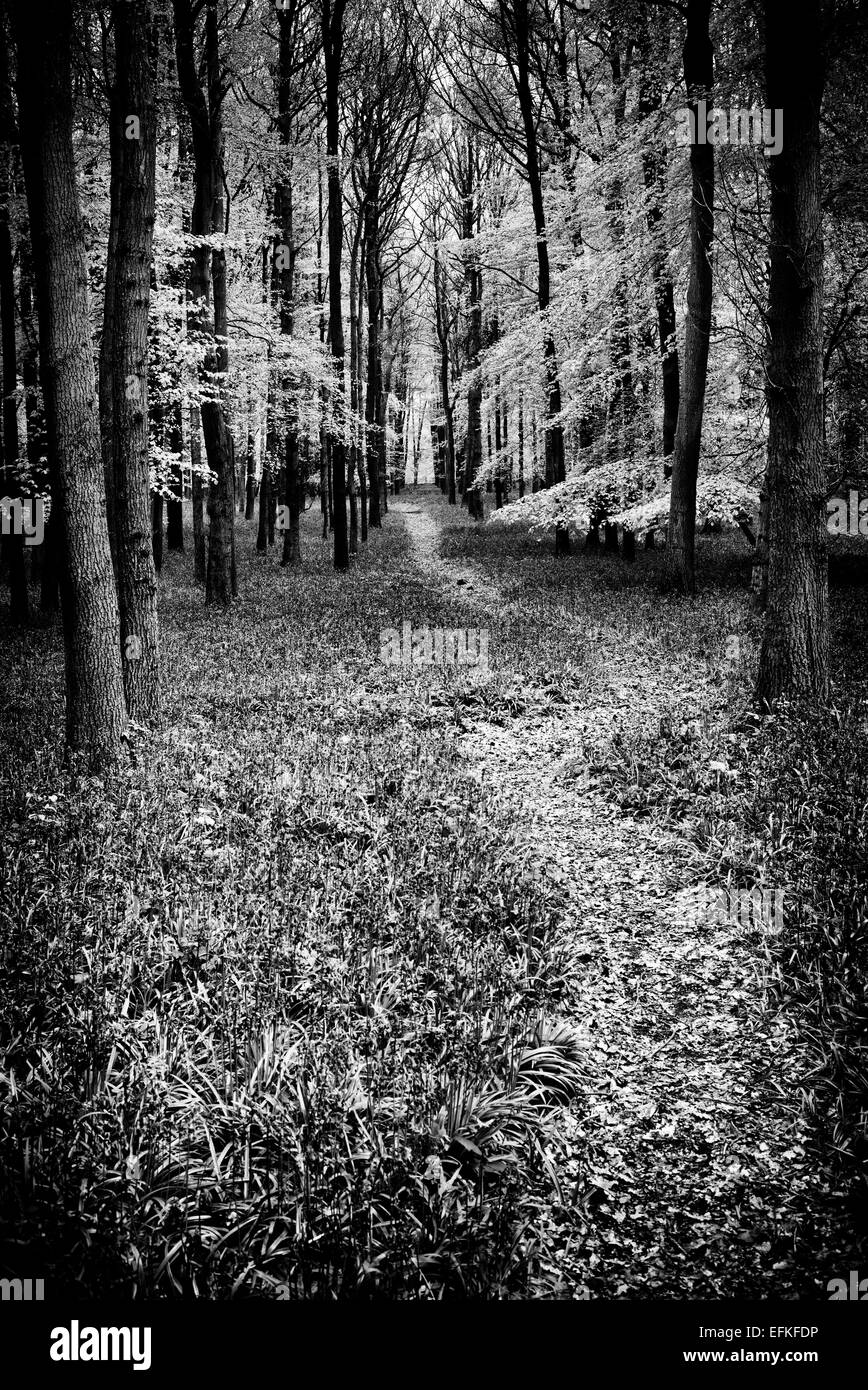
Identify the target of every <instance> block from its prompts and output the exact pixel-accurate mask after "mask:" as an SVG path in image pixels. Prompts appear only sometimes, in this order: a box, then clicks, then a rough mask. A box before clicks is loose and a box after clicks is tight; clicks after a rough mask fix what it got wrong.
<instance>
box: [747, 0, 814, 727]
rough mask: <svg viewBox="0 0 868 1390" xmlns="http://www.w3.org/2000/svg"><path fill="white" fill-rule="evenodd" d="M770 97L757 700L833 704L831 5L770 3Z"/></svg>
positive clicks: (767, 4) (767, 0)
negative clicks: (777, 136) (827, 371)
mask: <svg viewBox="0 0 868 1390" xmlns="http://www.w3.org/2000/svg"><path fill="white" fill-rule="evenodd" d="M764 11H765V25H766V92H767V104H768V106H769V107H770V108H771V109H772V110H778V109H780V110H784V111H786V121H787V127H786V136H785V140H784V145H783V149H782V151H781V153H780V154H777V155H773V156H771V157H770V159H769V184H770V189H771V232H770V259H771V269H770V273H769V308H768V344H769V346H768V365H767V370H766V381H767V386H766V399H767V402H768V411H769V439H768V470H767V484H766V485H767V489H768V557H769V559H768V606H767V608H766V618H765V630H764V634H763V643H762V650H761V653H760V663H759V675H758V678H757V697H758V699H759V700H760V701H761V702H762V703H763V704H765V705H766V706H771V705H772V704H773V703H774V701H775V700H777V699H778V698H779V697H780V696H781V695H785V696H810V697H813V698H814V699H818V700H825V699H826V697H827V694H828V681H829V675H828V659H829V653H828V648H829V596H828V558H827V545H828V533H827V530H826V507H825V486H824V481H825V480H824V469H823V211H822V196H821V195H822V189H821V178H820V107H821V103H822V98H823V88H824V79H825V64H824V62H823V56H822V55H823V47H824V36H823V33H822V22H821V21H822V15H823V8H822V5H821V0H805V4H804V5H802V6H800V9H799V17H798V23H797V24H793V22H792V16H791V7H790V6H789V5H787V4H785V3H784V0H765V3H764Z"/></svg>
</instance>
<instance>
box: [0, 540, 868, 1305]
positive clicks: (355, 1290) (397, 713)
mask: <svg viewBox="0 0 868 1390" xmlns="http://www.w3.org/2000/svg"><path fill="white" fill-rule="evenodd" d="M318 527H319V518H318V515H317V516H314V515H313V514H311V515H310V516H309V517H308V518H306V519H305V531H304V547H305V568H304V570H303V571H302V572H301V573H291V572H289V571H287V570H281V569H280V568H279V567H278V566H277V563H276V557H275V556H274V554H271V555H269V556H268V557H263V556H259V555H257V554H256V553H255V551H254V549H253V539H254V533H253V530H252V528H251V527H247V526H244V525H243V524H241V525H240V528H239V537H238V558H239V565H240V575H239V580H240V592H241V597H240V600H239V602H238V603H237V605H236V606H235V607H234V608H233V610H232V611H231V612H230V613H229V614H226V615H224V614H220V613H215V612H214V611H213V610H209V609H206V608H205V606H204V603H203V601H202V596H201V592H200V591H199V590H198V588H197V587H196V586H195V585H194V583H193V581H192V558H191V556H190V555H189V554H187V555H185V556H179V555H170V556H169V557H168V558H167V562H166V565H165V568H164V571H163V576H162V581H161V622H162V633H163V655H164V668H165V713H166V718H165V726H164V729H163V730H162V731H159V732H151V733H148V732H145V731H134V733H133V736H132V740H131V748H130V762H129V765H128V766H126V767H124V768H123V769H120V770H119V771H118V772H117V773H115V774H112V775H107V776H105V777H102V778H99V779H97V778H93V777H88V776H86V775H83V774H82V773H81V772H80V771H79V770H78V769H76V768H75V767H74V766H65V765H64V764H63V763H62V761H61V757H62V750H61V747H60V742H59V731H60V729H61V727H62V719H61V714H62V646H61V640H60V633H59V630H58V629H57V628H56V627H48V628H42V629H36V630H32V631H28V632H24V633H19V632H16V631H14V630H12V629H10V628H8V627H4V628H3V640H4V643H5V646H6V651H7V656H8V665H9V672H10V675H9V680H8V682H7V689H6V693H5V694H4V697H3V705H2V710H0V732H2V753H0V818H2V824H3V827H4V835H3V856H2V867H0V873H2V880H0V881H2V895H0V900H2V908H0V953H2V961H3V970H4V977H5V979H6V980H7V981H11V982H13V984H12V988H7V989H6V990H5V991H4V994H3V998H2V1002H0V1174H2V1176H0V1216H2V1225H3V1232H4V1235H3V1242H2V1246H0V1264H2V1265H3V1266H4V1270H3V1272H4V1273H6V1272H8V1273H9V1274H15V1275H20V1276H24V1277H26V1276H27V1274H31V1275H33V1276H34V1277H44V1278H47V1279H49V1280H50V1281H51V1283H52V1287H53V1289H54V1290H56V1291H60V1290H64V1289H66V1290H70V1291H72V1290H74V1291H77V1292H79V1293H85V1294H87V1295H90V1296H108V1295H114V1294H132V1293H135V1294H136V1295H137V1296H165V1297H177V1296H180V1295H193V1296H207V1297H229V1296H241V1297H243V1296H258V1297H273V1296H277V1295H280V1296H289V1297H295V1298H306V1299H311V1298H329V1299H331V1298H342V1299H346V1298H364V1299H369V1298H401V1299H442V1298H461V1297H485V1298H514V1297H528V1296H530V1297H565V1296H575V1291H576V1289H577V1288H578V1287H579V1286H580V1285H581V1284H582V1282H583V1279H584V1278H585V1276H586V1275H587V1272H588V1264H589V1261H590V1262H591V1263H594V1262H595V1257H594V1258H592V1256H593V1240H585V1238H584V1237H583V1238H582V1240H583V1241H584V1244H582V1241H579V1244H578V1247H576V1248H573V1247H570V1250H569V1258H567V1247H568V1246H569V1243H570V1240H571V1238H572V1237H571V1235H570V1232H572V1233H573V1235H574V1234H575V1223H574V1221H573V1218H572V1215H571V1213H572V1208H573V1193H574V1191H575V1190H577V1188H578V1186H581V1183H582V1174H583V1173H584V1172H585V1171H586V1170H587V1167H588V1164H589V1163H590V1157H589V1155H588V1154H587V1153H586V1152H585V1148H584V1140H583V1134H584V1118H583V1117H584V1113H585V1106H586V1103H587V1097H588V1092H589V1079H588V1067H589V1064H588V1057H587V1054H586V1047H585V1041H584V1040H583V1035H582V1032H581V1030H580V1028H578V1027H576V1021H575V1019H573V1018H571V1015H570V1008H569V1000H570V992H571V980H572V978H573V977H574V973H575V970H576V968H577V967H576V962H575V956H574V951H573V943H572V941H571V938H570V931H569V924H568V921H567V919H566V918H565V916H564V913H563V911H562V908H563V894H562V889H561V888H559V887H558V885H557V884H556V883H555V882H554V881H552V880H551V879H550V878H549V877H547V876H545V875H543V874H541V873H540V872H539V870H538V865H536V864H535V863H533V862H532V861H531V860H530V859H529V858H528V855H527V853H526V851H524V850H523V849H522V847H521V840H520V836H518V835H517V828H516V826H515V825H514V824H513V823H512V821H511V819H510V817H509V815H508V813H507V812H506V810H505V809H504V806H503V804H502V802H501V801H500V799H499V798H498V797H497V795H496V790H497V789H496V788H490V787H487V786H486V785H485V784H480V782H479V781H478V780H476V779H474V778H473V776H472V775H471V769H470V768H468V766H467V765H466V763H465V761H464V760H463V758H462V757H461V755H460V753H459V752H458V750H457V743H456V738H455V735H456V733H460V731H461V730H462V728H463V727H464V725H465V723H466V721H467V720H470V719H477V720H478V719H484V720H487V721H489V722H491V723H495V724H497V723H499V724H504V725H508V724H509V722H510V721H511V720H512V719H513V718H514V717H515V716H516V715H520V714H523V713H526V712H528V711H529V710H532V709H534V708H536V707H538V706H539V705H540V704H541V703H542V704H545V705H547V706H548V707H557V706H558V705H559V703H562V702H563V701H565V700H566V699H567V698H572V699H575V698H576V696H577V695H578V697H579V698H581V700H582V701H583V702H586V703H587V705H588V707H589V708H593V709H594V710H595V711H599V716H600V717H599V737H598V739H597V745H596V748H595V749H594V754H593V757H594V773H595V777H596V778H597V780H598V783H599V785H600V786H601V787H602V788H603V790H604V791H605V794H606V796H607V797H608V798H609V799H610V800H611V801H612V802H614V803H615V804H616V805H618V806H620V807H621V808H622V810H623V811H624V814H625V815H627V816H630V817H633V818H637V817H645V818H651V819H654V820H657V821H659V822H660V824H661V825H674V826H677V827H678V829H679V832H680V833H681V834H683V835H684V837H685V838H686V839H687V840H689V841H690V842H691V843H692V844H693V845H694V846H695V848H696V849H697V851H698V852H699V853H700V854H701V855H702V856H704V860H705V863H706V865H707V867H708V870H709V874H710V876H711V877H715V876H716V877H717V878H718V879H723V880H726V881H730V882H735V883H738V884H741V883H745V884H747V885H751V884H752V883H754V882H757V881H762V882H782V883H785V884H786V886H787V888H788V891H789V894H790V897H791V898H792V899H793V900H794V901H796V902H798V903H799V904H801V905H802V910H801V911H800V913H798V914H796V915H795V916H793V915H791V916H790V917H789V918H788V925H787V933H785V939H784V941H783V942H782V943H781V944H780V946H779V947H776V949H777V950H779V955H778V956H777V957H776V958H775V961H774V963H773V969H772V974H773V976H774V980H775V988H776V991H777V993H776V1002H775V1005H774V1007H776V1008H779V1009H787V1010H795V1011H797V1013H798V1016H799V1018H800V1019H801V1021H802V1028H803V1031H804V1034H805V1036H806V1037H807V1038H808V1040H809V1042H810V1046H811V1048H812V1056H813V1057H814V1059H815V1063H816V1075H815V1076H814V1077H813V1079H809V1078H806V1080H805V1108H806V1111H807V1112H808V1113H809V1114H811V1115H812V1116H813V1117H814V1119H815V1120H816V1122H817V1125H816V1129H817V1150H816V1153H815V1155H814V1156H813V1157H812V1162H814V1163H815V1164H816V1165H818V1166H821V1167H822V1166H824V1165H827V1166H828V1165H831V1166H834V1164H835V1163H836V1162H837V1163H838V1164H839V1165H844V1166H845V1167H846V1166H847V1165H848V1164H849V1168H848V1171H852V1170H853V1165H854V1163H858V1161H859V1160H860V1158H864V1152H865V1149H864V1144H865V1138H864V1136H865V1094H866V1079H865V1069H864V1057H865V1049H864V1036H865V1035H864V1024H865V1019H866V1017H868V1008H866V1001H865V992H864V991H865V987H864V980H865V979H866V971H865V965H866V963H868V962H866V960H865V953H866V947H865V936H864V920H865V918H864V907H865V904H864V886H863V885H860V882H859V874H858V873H857V872H856V870H855V865H856V863H858V857H859V853H860V846H864V807H865V805H866V804H868V798H866V797H865V795H864V791H865V771H866V762H865V755H864V748H863V742H862V740H861V736H860V735H859V734H858V733H857V727H862V726H857V725H856V723H855V722H854V718H855V715H854V712H855V711H856V710H857V709H858V708H859V706H858V703H857V702H858V700H859V699H861V698H862V687H861V685H860V684H859V682H860V681H861V680H862V679H864V672H862V671H861V668H859V667H858V665H857V666H855V667H854V665H853V663H852V661H851V660H850V658H851V654H852V651H853V650H854V649H855V648H857V647H858V645H859V644H858V642H856V641H855V640H854V636H853V634H854V632H855V630H856V629H857V627H859V625H860V624H861V625H863V626H864V603H863V600H862V597H861V593H860V591H859V590H858V589H855V588H852V587H850V588H844V589H841V590H840V591H839V592H838V594H837V596H836V609H835V611H836V617H837V623H838V631H839V632H840V633H841V639H840V644H839V648H838V650H839V652H840V655H841V668H842V670H843V667H844V664H845V661H846V663H848V665H847V669H848V674H847V684H846V694H845V693H844V690H843V687H842V692H841V696H840V699H839V701H838V714H837V715H835V714H834V713H833V714H832V715H829V716H828V717H826V716H822V717H821V716H819V715H816V714H814V715H813V716H811V715H810V713H809V714H808V715H805V714H804V713H797V712H793V713H792V714H783V715H781V716H780V717H779V718H778V719H777V720H766V721H763V722H759V721H755V720H753V719H752V718H751V717H750V715H749V703H750V681H751V673H752V663H753V662H754V661H755V658H756V642H757V628H756V625H755V622H754V620H752V619H751V618H750V617H749V616H748V615H747V612H746V603H745V585H746V578H747V568H748V563H749V557H748V554H747V550H746V547H744V546H743V543H741V542H740V541H738V542H736V543H732V542H730V541H721V540H718V539H709V540H708V541H706V542H704V543H703V555H702V568H703V575H704V576H705V577H706V578H705V581H704V583H703V587H702V590H701V592H700V595H699V598H698V599H697V601H696V602H695V603H692V604H685V603H682V602H680V601H678V600H675V599H673V598H671V597H669V596H666V595H663V594H661V593H659V592H658V586H657V579H658V566H659V565H660V557H659V556H657V555H655V554H648V553H644V552H642V553H640V555H639V557H638V559H637V563H636V564H635V565H634V566H631V567H628V566H624V565H623V564H621V562H619V561H618V560H612V559H611V558H609V557H605V556H600V557H599V558H594V559H587V560H585V559H583V558H582V557H574V558H572V559H567V560H560V561H555V560H554V558H553V557H552V556H550V555H548V554H547V553H545V552H543V551H541V550H540V548H539V547H538V546H535V545H533V544H532V543H530V542H529V541H528V540H527V538H526V537H524V536H522V535H521V534H519V533H517V532H515V531H510V532H499V533H494V532H485V531H483V532H477V531H475V530H474V529H473V528H470V527H467V526H466V525H463V524H459V525H453V526H447V527H446V529H445V530H444V531H443V533H442V536H441V552H442V554H443V556H444V558H445V559H446V560H447V561H453V562H455V563H460V564H465V565H469V566H470V567H471V568H472V569H473V570H474V572H478V573H479V574H480V575H483V574H486V575H488V576H490V577H492V578H493V579H495V580H496V581H497V583H498V585H499V586H500V589H501V591H502V593H503V596H504V597H503V602H502V603H501V604H500V605H499V606H497V607H496V608H495V610H494V611H492V610H491V609H490V608H489V609H487V610H485V616H484V617H483V616H482V615H481V611H480V606H479V601H478V599H477V597H475V595H474V592H473V589H472V587H471V588H470V590H469V591H467V590H466V589H464V590H461V589H456V590H455V591H454V592H450V591H449V589H448V586H447V587H444V588H441V589H438V590H432V588H431V586H430V585H429V584H428V583H427V581H426V579H425V576H424V575H423V574H422V573H421V572H420V570H419V568H418V565H417V563H416V560H415V558H414V557H413V555H412V553H411V551H410V547H409V543H408V539H407V536H406V535H405V533H404V530H403V528H402V527H401V525H400V523H399V522H398V520H397V519H396V518H394V517H389V518H387V520H386V525H385V527H384V529H383V531H382V533H379V534H378V533H373V534H372V537H371V541H370V544H369V546H368V548H367V550H366V551H365V552H364V553H363V555H362V556H360V558H359V559H358V561H356V562H354V568H353V570H352V571H351V573H350V574H349V575H345V576H338V575H335V573H334V571H333V569H332V568H331V560H330V554H329V549H328V545H327V543H326V544H325V545H324V544H323V543H322V542H321V540H320V538H319V536H318V534H317V532H318ZM188 545H189V538H188ZM3 621H4V623H5V617H4V619H3ZM404 621H410V622H411V623H412V624H413V625H416V626H422V625H425V624H429V625H440V626H444V627H459V626H464V627H476V626H480V625H481V624H485V625H487V626H489V627H490V650H491V653H492V665H491V669H490V670H489V671H488V672H487V673H484V674H483V675H481V676H480V675H479V674H478V673H475V672H473V671H466V670H460V669H457V670H445V671H440V672H436V671H429V670H425V669H422V670H420V669H418V668H415V669H414V668H409V669H404V668H391V667H386V666H384V665H382V664H381V663H380V661H379V659H378V653H379V646H380V632H381V631H382V630H383V629H385V628H389V627H396V628H400V627H401V624H402V622H404ZM860 630H861V628H860ZM734 634H735V635H738V637H739V647H738V655H737V658H736V659H735V660H733V659H732V657H731V654H730V655H728V654H727V652H728V648H727V640H728V638H729V637H731V636H732V635H734ZM842 678H843V677H842ZM793 748H795V749H797V750H798V752H797V756H793V753H792V750H793ZM785 750H786V756H785V755H784V752H785ZM712 763H717V764H718V768H717V769H715V768H713V767H710V764H712ZM721 763H723V764H725V766H726V767H727V769H728V772H727V773H721V772H720V770H719V766H720V764H721ZM812 808H813V809H812ZM806 922H810V923H811V925H810V930H807V929H806V927H805V923H806ZM834 1155H837V1158H835V1157H834ZM567 1174H568V1175H569V1177H568V1178H567V1176H566V1175H567ZM574 1244H575V1243H574ZM567 1264H569V1266H570V1269H571V1270H572V1274H571V1276H570V1278H569V1279H568V1280H566V1282H565V1279H564V1273H563V1271H564V1268H565V1266H566V1265H567Z"/></svg>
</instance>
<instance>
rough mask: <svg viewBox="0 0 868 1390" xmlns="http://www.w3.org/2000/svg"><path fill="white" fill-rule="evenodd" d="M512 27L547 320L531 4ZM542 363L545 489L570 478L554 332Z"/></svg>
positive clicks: (563, 535) (566, 545) (564, 536)
mask: <svg viewBox="0 0 868 1390" xmlns="http://www.w3.org/2000/svg"><path fill="white" fill-rule="evenodd" d="M512 3H513V23H514V26H515V52H516V62H515V71H516V90H517V93H518V104H519V108H520V110H521V120H522V127H523V130H524V148H525V159H526V168H527V179H528V183H529V185H530V196H531V204H532V206H533V219H534V226H535V229H536V255H537V303H538V306H539V311H540V314H541V315H543V316H545V315H547V313H548V307H549V303H550V300H551V272H550V268H549V247H548V232H547V229H546V215H545V204H544V201H543V191H542V169H541V164H540V154H539V145H538V141H537V113H536V111H535V109H534V101H533V96H532V93H531V88H530V19H529V9H528V0H512ZM544 364H545V373H546V384H547V394H548V400H547V413H546V431H545V459H546V466H545V478H546V486H547V487H551V486H553V485H554V484H555V483H562V482H563V481H564V479H565V478H566V462H565V458H564V430H563V425H561V424H560V423H559V422H558V421H557V416H558V415H560V412H561V382H560V374H559V370H558V356H557V348H556V346H555V339H554V334H553V333H552V331H551V329H547V331H546V335H545V347H544ZM555 551H556V553H557V554H559V555H560V554H569V551H570V537H569V532H568V530H567V528H566V526H562V525H558V526H557V527H556V528H555Z"/></svg>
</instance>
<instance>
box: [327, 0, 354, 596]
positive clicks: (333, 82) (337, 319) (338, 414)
mask: <svg viewBox="0 0 868 1390" xmlns="http://www.w3.org/2000/svg"><path fill="white" fill-rule="evenodd" d="M345 5H346V0H322V37H323V48H324V52H325V77H326V161H327V165H328V195H329V196H328V245H329V338H330V340H331V350H332V357H333V358H334V364H335V384H334V390H335V392H336V393H337V395H338V396H339V397H340V396H343V393H344V323H343V314H342V307H341V257H342V254H343V241H344V217H343V207H342V194H341V177H340V167H339V161H340V112H339V104H338V97H339V89H340V79H341V56H342V53H343V44H344V9H345ZM342 417H343V411H342V410H337V409H335V410H334V412H333V418H334V419H335V420H336V422H337V423H336V428H335V432H334V435H333V438H332V448H331V455H332V457H331V469H330V477H331V479H332V487H333V492H334V518H335V546H334V564H335V569H336V570H345V569H349V565H350V552H349V544H348V538H347V498H346V486H347V483H346V458H345V451H344V440H343V434H342V430H343V418H342Z"/></svg>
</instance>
